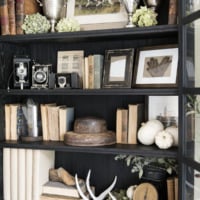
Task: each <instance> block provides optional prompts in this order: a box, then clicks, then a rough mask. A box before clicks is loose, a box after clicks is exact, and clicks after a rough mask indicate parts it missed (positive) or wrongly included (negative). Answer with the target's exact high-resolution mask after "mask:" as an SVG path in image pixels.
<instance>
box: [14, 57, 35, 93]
mask: <svg viewBox="0 0 200 200" xmlns="http://www.w3.org/2000/svg"><path fill="white" fill-rule="evenodd" d="M30 62H31V59H30V58H29V56H25V55H24V56H14V58H13V85H14V88H20V89H21V90H23V88H28V87H30Z"/></svg>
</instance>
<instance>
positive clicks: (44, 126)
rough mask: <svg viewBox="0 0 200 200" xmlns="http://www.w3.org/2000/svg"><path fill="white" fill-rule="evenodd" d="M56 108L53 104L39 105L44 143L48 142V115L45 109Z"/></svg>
mask: <svg viewBox="0 0 200 200" xmlns="http://www.w3.org/2000/svg"><path fill="white" fill-rule="evenodd" d="M49 106H56V104H55V103H49V104H40V112H41V121H42V138H43V140H44V141H49V140H50V136H49V128H48V113H47V107H49Z"/></svg>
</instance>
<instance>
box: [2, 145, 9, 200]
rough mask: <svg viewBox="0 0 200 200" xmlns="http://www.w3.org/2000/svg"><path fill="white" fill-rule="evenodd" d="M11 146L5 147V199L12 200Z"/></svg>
mask: <svg viewBox="0 0 200 200" xmlns="http://www.w3.org/2000/svg"><path fill="white" fill-rule="evenodd" d="M10 167H11V165H10V148H3V193H4V197H3V198H4V200H11V196H10V194H11V192H10V184H11V183H10Z"/></svg>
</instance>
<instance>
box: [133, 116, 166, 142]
mask: <svg viewBox="0 0 200 200" xmlns="http://www.w3.org/2000/svg"><path fill="white" fill-rule="evenodd" d="M163 129H164V126H163V124H162V123H161V122H160V121H159V120H156V119H154V120H149V121H147V122H146V123H142V126H141V127H140V129H139V130H138V134H137V137H138V140H139V141H140V142H141V143H142V144H144V145H152V144H153V143H154V141H155V135H156V134H157V133H158V132H160V131H162V130H163Z"/></svg>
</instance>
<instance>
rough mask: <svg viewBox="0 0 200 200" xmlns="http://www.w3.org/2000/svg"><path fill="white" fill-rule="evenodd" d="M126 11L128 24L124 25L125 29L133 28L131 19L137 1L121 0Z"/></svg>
mask: <svg viewBox="0 0 200 200" xmlns="http://www.w3.org/2000/svg"><path fill="white" fill-rule="evenodd" d="M123 2H124V5H125V8H126V11H127V13H128V23H127V25H126V27H127V28H129V27H134V26H135V25H134V24H133V23H132V17H133V13H134V12H135V10H136V8H137V6H138V4H139V0H123Z"/></svg>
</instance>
